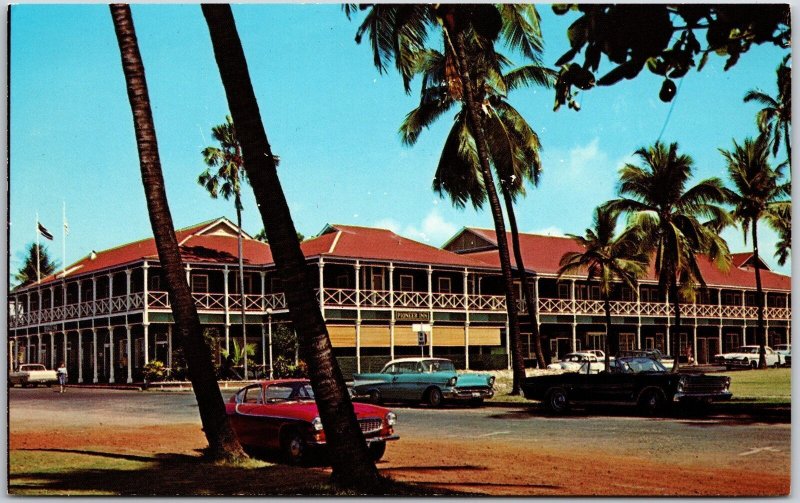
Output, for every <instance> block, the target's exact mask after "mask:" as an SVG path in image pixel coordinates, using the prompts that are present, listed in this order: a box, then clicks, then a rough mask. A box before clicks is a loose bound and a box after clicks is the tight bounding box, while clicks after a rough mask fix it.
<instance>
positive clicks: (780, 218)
mask: <svg viewBox="0 0 800 503" xmlns="http://www.w3.org/2000/svg"><path fill="white" fill-rule="evenodd" d="M765 219H766V221H767V225H769V226H770V227H771V228H772V230H774V231H775V232H777V233H778V242H777V243H775V258H777V259H778V265H785V264H786V261H787V260H788V259H789V258H790V257H791V256H792V204H791V202H786V203H783V204H780V205H778V204H776V205H775V211H773V212H770V213H768V214H767V215H766V216H765Z"/></svg>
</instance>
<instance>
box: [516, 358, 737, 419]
mask: <svg viewBox="0 0 800 503" xmlns="http://www.w3.org/2000/svg"><path fill="white" fill-rule="evenodd" d="M588 370H589V369H588V367H587V366H586V365H583V367H581V370H580V371H578V372H566V373H563V374H558V375H545V376H537V377H529V378H527V379H525V383H524V384H523V386H522V391H523V393H524V394H525V398H528V399H531V400H539V401H541V402H542V403H543V404H544V406H545V407H546V408H547V409H548V410H549V411H551V412H553V413H556V414H561V413H564V412H566V411H567V409H569V406H570V405H571V404H573V403H583V404H621V405H635V406H638V407H639V409H640V410H641V411H642V412H643V413H645V414H647V415H657V414H663V413H666V412H667V411H668V410H669V409H670V408H671V406H672V405H685V404H687V403H695V404H706V403H709V402H712V401H717V400H729V399H730V398H731V396H732V394H731V392H730V382H731V379H730V377H727V376H707V375H702V374H687V373H681V372H674V373H673V372H667V369H666V368H664V366H663V365H661V363H659V362H658V361H656V360H654V359H652V358H647V357H641V356H634V357H620V358H617V359H616V360H614V361H613V362H611V367H610V371H609V372H605V371H603V372H600V373H598V374H591V373H588V372H587V371H588Z"/></svg>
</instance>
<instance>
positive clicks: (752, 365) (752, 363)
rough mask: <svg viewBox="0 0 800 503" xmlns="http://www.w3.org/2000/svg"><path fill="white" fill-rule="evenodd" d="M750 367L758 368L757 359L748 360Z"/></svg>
mask: <svg viewBox="0 0 800 503" xmlns="http://www.w3.org/2000/svg"><path fill="white" fill-rule="evenodd" d="M750 368H752V369H757V368H758V361H757V360H753V361H752V362H750Z"/></svg>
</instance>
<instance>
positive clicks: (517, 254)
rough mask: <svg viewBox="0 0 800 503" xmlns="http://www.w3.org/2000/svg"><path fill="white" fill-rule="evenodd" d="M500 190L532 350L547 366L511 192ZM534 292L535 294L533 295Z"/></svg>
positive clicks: (542, 363) (534, 299)
mask: <svg viewBox="0 0 800 503" xmlns="http://www.w3.org/2000/svg"><path fill="white" fill-rule="evenodd" d="M501 191H502V193H503V201H504V202H505V205H506V214H507V215H508V226H509V227H511V246H512V247H513V248H514V259H515V260H516V261H517V273H518V274H519V281H520V284H521V285H522V291H523V292H524V296H525V306H526V307H527V308H528V317H529V318H530V320H529V323H530V324H531V332H532V333H531V335H532V336H533V344H534V351H535V352H536V361H537V362H539V368H540V369H545V368H547V364H546V362H545V360H544V353H543V352H542V336H541V333H540V332H539V319H538V318H539V316H538V313H539V306H538V304H539V299H538V292H532V291H531V289H530V288H529V287H528V272H527V271H526V270H525V263H524V262H523V261H522V250H521V248H520V245H519V229H518V228H517V217H516V215H515V213H514V201H512V200H511V194H509V193H508V190H506V188H505V187H504V186H503V185H502V184H501ZM534 294H536V295H537V296H536V297H534Z"/></svg>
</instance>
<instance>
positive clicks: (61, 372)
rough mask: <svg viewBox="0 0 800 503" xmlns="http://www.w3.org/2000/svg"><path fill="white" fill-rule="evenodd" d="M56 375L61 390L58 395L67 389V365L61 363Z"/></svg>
mask: <svg viewBox="0 0 800 503" xmlns="http://www.w3.org/2000/svg"><path fill="white" fill-rule="evenodd" d="M56 374H57V375H58V385H59V386H60V388H61V389H60V390H59V393H63V392H64V389H65V388H66V387H67V364H66V363H64V362H61V365H59V366H58V369H57V370H56Z"/></svg>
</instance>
